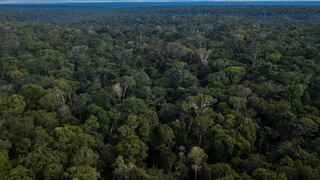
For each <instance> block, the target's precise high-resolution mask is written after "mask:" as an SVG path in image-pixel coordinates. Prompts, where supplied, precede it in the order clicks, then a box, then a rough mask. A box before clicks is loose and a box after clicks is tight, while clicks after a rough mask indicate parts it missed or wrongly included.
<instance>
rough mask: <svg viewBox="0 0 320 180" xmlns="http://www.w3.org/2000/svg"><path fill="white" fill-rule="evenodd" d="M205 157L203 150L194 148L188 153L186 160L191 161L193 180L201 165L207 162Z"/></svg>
mask: <svg viewBox="0 0 320 180" xmlns="http://www.w3.org/2000/svg"><path fill="white" fill-rule="evenodd" d="M207 157H208V156H207V155H206V153H205V152H204V150H203V149H201V148H200V147H197V146H194V147H192V148H191V150H190V151H189V153H188V158H189V160H190V161H191V164H192V166H191V167H192V169H193V170H194V179H195V180H197V173H198V171H199V170H200V169H201V167H202V165H203V163H205V161H206V160H207Z"/></svg>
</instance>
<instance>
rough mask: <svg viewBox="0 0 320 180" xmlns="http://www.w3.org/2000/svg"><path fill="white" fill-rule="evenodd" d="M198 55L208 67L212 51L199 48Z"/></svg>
mask: <svg viewBox="0 0 320 180" xmlns="http://www.w3.org/2000/svg"><path fill="white" fill-rule="evenodd" d="M197 53H198V55H199V57H200V60H201V62H202V64H203V65H205V66H206V65H208V59H209V56H210V55H211V53H212V51H211V50H207V49H205V48H199V49H198V50H197Z"/></svg>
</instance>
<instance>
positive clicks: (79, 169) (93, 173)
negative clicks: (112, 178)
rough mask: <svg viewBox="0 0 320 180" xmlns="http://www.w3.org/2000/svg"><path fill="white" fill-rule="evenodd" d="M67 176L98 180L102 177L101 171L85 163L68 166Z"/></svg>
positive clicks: (80, 179)
mask: <svg viewBox="0 0 320 180" xmlns="http://www.w3.org/2000/svg"><path fill="white" fill-rule="evenodd" d="M66 176H67V177H68V178H71V179H79V180H98V179H99V177H100V173H99V172H97V170H96V169H95V168H93V167H90V166H88V165H84V166H76V167H70V168H68V171H67V172H66Z"/></svg>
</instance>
